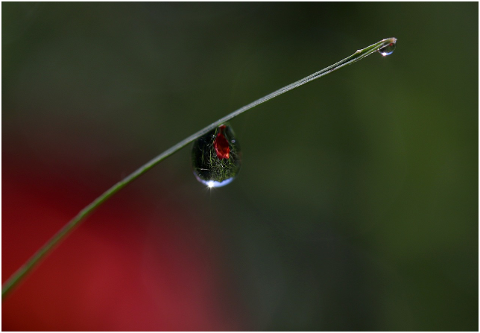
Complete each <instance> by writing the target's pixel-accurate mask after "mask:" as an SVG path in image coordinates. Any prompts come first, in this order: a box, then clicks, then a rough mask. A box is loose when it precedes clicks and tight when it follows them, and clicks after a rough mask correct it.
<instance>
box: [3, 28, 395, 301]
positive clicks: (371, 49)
mask: <svg viewBox="0 0 480 333" xmlns="http://www.w3.org/2000/svg"><path fill="white" fill-rule="evenodd" d="M396 41H397V40H396V38H393V37H392V38H387V39H383V40H381V41H379V42H377V43H375V44H372V45H370V46H367V47H365V48H363V49H361V50H357V51H356V52H355V53H354V54H352V55H351V56H349V57H347V58H345V59H343V60H340V61H339V62H336V63H335V64H333V65H330V66H328V67H325V68H324V69H322V70H320V71H318V72H315V73H313V74H311V75H309V76H307V77H304V78H303V79H300V80H298V81H296V82H293V83H291V84H289V85H287V86H285V87H283V88H280V89H278V90H276V91H274V92H272V93H270V94H268V95H266V96H264V97H262V98H259V99H257V100H256V101H254V102H252V103H250V104H247V105H245V106H243V107H241V108H240V109H238V110H236V111H234V112H232V113H230V114H229V115H227V116H225V117H223V118H221V119H219V120H217V121H215V122H213V123H211V124H210V125H208V126H207V127H205V128H203V129H201V130H200V131H198V132H197V133H195V134H192V135H190V136H189V137H187V138H186V139H183V140H182V141H180V142H179V143H177V144H176V145H174V146H172V147H171V148H169V149H167V150H166V151H164V152H163V153H161V154H160V155H158V156H157V157H155V158H154V159H152V160H151V161H149V162H147V163H146V164H144V165H143V166H141V167H140V168H138V169H137V170H136V171H134V172H133V173H131V174H130V175H129V176H127V177H125V178H124V179H122V180H121V181H119V182H118V183H116V184H115V185H113V186H112V187H111V188H110V189H108V190H107V191H106V192H104V193H103V194H102V195H100V196H99V197H98V198H97V199H95V200H94V201H93V202H92V203H90V204H89V205H88V206H86V207H85V208H84V209H82V210H81V211H80V212H79V213H78V214H77V215H76V216H75V217H74V218H73V219H72V220H70V221H69V222H68V223H67V224H66V225H65V226H64V227H63V228H62V229H60V230H59V231H58V232H57V233H56V234H55V235H54V236H53V237H52V238H51V239H50V240H48V241H47V243H45V245H43V246H42V247H41V248H40V249H39V250H38V251H37V252H36V253H35V254H34V255H33V256H32V257H31V258H30V259H29V260H28V261H27V262H26V263H25V264H24V265H23V266H22V267H20V268H19V269H18V270H17V271H16V272H15V273H14V274H13V275H12V276H11V277H10V278H9V279H8V280H7V281H6V282H5V283H4V284H3V286H2V299H3V298H4V297H5V296H6V295H7V294H8V293H9V292H10V291H11V290H12V289H13V288H14V287H15V286H17V285H18V284H19V283H20V281H22V280H23V279H24V278H25V277H26V276H27V275H28V274H29V273H30V272H31V271H32V269H33V268H34V267H35V266H36V265H38V263H39V262H40V261H41V260H42V259H43V258H44V257H45V256H46V255H47V254H48V253H50V251H52V249H53V248H54V247H55V246H56V245H57V244H58V243H59V242H60V241H61V240H63V239H65V237H66V236H67V235H68V234H69V233H70V232H72V230H73V229H74V228H75V227H77V226H78V225H79V224H80V222H82V221H83V220H85V218H86V217H87V216H88V215H90V214H91V213H92V212H93V211H94V210H95V209H97V208H98V207H100V206H101V205H102V204H103V203H104V202H105V201H107V200H108V199H109V198H110V197H112V196H113V195H114V194H115V193H117V192H118V191H120V190H121V189H122V188H123V187H125V186H126V185H128V184H129V183H131V182H132V181H134V180H135V179H136V178H138V177H140V176H141V175H143V174H144V173H146V172H147V171H148V170H150V169H151V168H153V167H154V166H155V165H157V164H158V163H160V162H161V161H163V160H164V159H166V158H167V157H169V156H170V155H172V154H174V153H176V152H177V151H179V150H180V149H182V148H183V147H185V146H186V145H188V144H189V143H191V142H193V141H194V140H195V139H197V138H199V137H200V136H202V135H204V134H205V133H207V132H209V131H211V130H213V129H214V128H216V127H218V126H220V125H221V124H223V123H225V122H227V121H228V120H230V119H232V118H234V117H236V116H238V115H240V114H242V113H243V112H245V111H247V110H250V109H252V108H253V107H255V106H257V105H259V104H262V103H265V102H266V101H268V100H270V99H272V98H275V97H277V96H279V95H281V94H284V93H286V92H287V91H290V90H292V89H295V88H297V87H300V86H301V85H304V84H305V83H308V82H310V81H313V80H315V79H318V78H320V77H322V76H324V75H327V74H329V73H331V72H333V71H336V70H337V69H339V68H341V67H343V66H346V65H351V64H353V63H355V62H357V61H359V60H361V59H363V58H365V57H367V56H369V55H370V54H372V53H375V52H377V51H378V50H381V49H382V48H385V47H387V46H391V45H395V43H396Z"/></svg>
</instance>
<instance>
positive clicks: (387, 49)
mask: <svg viewBox="0 0 480 333" xmlns="http://www.w3.org/2000/svg"><path fill="white" fill-rule="evenodd" d="M396 46H397V43H396V41H395V42H392V43H390V44H388V45H387V46H385V47H382V48H381V49H380V50H378V52H379V53H380V54H381V55H382V56H384V57H386V56H388V55H390V54H392V53H393V51H395V47H396Z"/></svg>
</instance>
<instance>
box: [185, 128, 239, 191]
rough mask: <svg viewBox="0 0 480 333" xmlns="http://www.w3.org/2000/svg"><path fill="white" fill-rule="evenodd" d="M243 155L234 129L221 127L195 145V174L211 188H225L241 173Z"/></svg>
mask: <svg viewBox="0 0 480 333" xmlns="http://www.w3.org/2000/svg"><path fill="white" fill-rule="evenodd" d="M241 155H242V154H241V151H240V145H239V144H238V140H237V139H236V138H235V134H234V132H233V130H232V128H231V127H230V126H229V125H228V124H223V125H220V126H218V127H217V128H215V129H213V130H211V131H210V132H208V133H207V134H204V135H202V136H201V137H199V138H198V139H197V140H195V142H194V143H193V148H192V166H193V174H194V175H195V177H196V178H197V180H198V181H199V182H201V183H203V184H205V185H207V186H208V187H210V188H212V187H221V186H225V185H227V184H229V183H231V182H232V181H233V179H234V178H235V177H236V176H237V174H238V172H239V171H240V165H241V162H242V159H241V157H242V156H241Z"/></svg>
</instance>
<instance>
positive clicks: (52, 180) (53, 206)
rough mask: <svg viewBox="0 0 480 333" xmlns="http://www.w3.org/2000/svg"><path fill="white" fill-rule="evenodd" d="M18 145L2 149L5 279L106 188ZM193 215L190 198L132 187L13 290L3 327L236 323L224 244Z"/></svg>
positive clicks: (163, 326)
mask: <svg viewBox="0 0 480 333" xmlns="http://www.w3.org/2000/svg"><path fill="white" fill-rule="evenodd" d="M7 140H8V138H7ZM12 147H16V148H17V149H8V147H7V149H4V152H3V170H2V172H3V204H2V209H3V230H2V231H3V234H2V251H3V255H2V257H3V264H2V268H3V274H2V281H3V282H4V281H5V280H6V278H8V277H9V276H10V275H11V274H12V273H13V272H14V271H15V270H16V269H17V268H19V267H20V265H21V264H23V263H24V262H25V261H26V260H27V259H28V258H29V257H30V256H31V255H32V254H33V253H34V252H35V251H36V250H37V249H38V248H39V247H40V246H41V245H43V244H44V243H45V242H46V241H47V240H48V239H49V238H50V237H51V236H52V235H53V234H54V233H55V232H56V231H57V230H59V229H60V228H61V227H62V226H63V225H64V224H65V223H66V222H67V221H68V220H69V219H71V218H72V217H73V216H74V215H75V214H76V213H77V212H78V211H79V209H80V208H82V207H83V206H85V205H86V204H88V203H89V201H91V200H93V198H95V197H96V196H98V195H99V194H100V192H99V191H97V190H95V189H92V186H91V185H90V183H88V184H89V185H90V186H86V185H85V184H87V183H83V184H82V182H81V180H80V179H78V178H75V176H72V175H76V174H78V173H79V172H80V171H79V170H75V169H74V168H73V167H72V168H70V169H67V170H62V171H61V172H60V173H61V174H59V170H53V169H46V168H42V166H36V167H32V165H31V164H30V163H29V159H28V157H26V156H24V155H22V154H19V153H18V151H21V150H22V149H21V148H22V147H21V144H19V143H18V142H17V144H16V145H12ZM23 148H25V147H23ZM80 173H81V172H80ZM87 179H89V182H91V181H92V180H93V182H94V183H95V182H97V183H98V184H99V185H98V188H100V187H101V186H102V185H100V184H104V183H105V181H104V180H102V179H98V177H97V178H96V177H95V175H94V174H92V175H90V176H89V177H87ZM105 189H106V187H105ZM191 220H192V214H191V213H190V212H189V211H188V209H185V206H184V205H183V207H182V203H178V202H175V201H174V200H171V199H169V198H168V197H165V198H162V197H159V196H153V197H148V196H145V195H144V194H142V192H141V191H139V190H138V189H137V188H135V187H133V188H126V189H124V191H123V192H120V194H118V195H117V196H116V197H114V198H113V199H111V201H110V202H108V203H107V204H105V205H104V206H102V207H101V208H100V209H98V210H97V211H96V212H94V213H93V215H91V217H90V218H88V219H87V220H86V222H85V223H84V224H82V225H81V226H80V227H79V228H77V229H76V230H74V231H73V233H72V234H71V235H70V236H69V237H68V238H67V239H66V241H65V242H64V243H61V244H60V246H58V247H57V248H56V249H55V250H54V251H53V253H52V254H51V255H50V256H48V257H47V258H46V260H45V261H44V262H43V263H42V264H41V265H40V266H38V267H37V269H35V270H34V271H33V273H32V274H31V276H29V277H27V278H26V280H25V281H24V283H23V284H21V285H19V287H18V288H17V289H15V290H14V291H13V292H12V293H11V294H10V295H9V296H8V297H7V299H6V300H5V301H4V302H3V312H2V315H3V323H2V324H3V325H2V326H3V327H2V329H3V330H21V331H28V330H48V331H54V330H182V331H183V330H227V329H238V327H239V326H238V325H237V323H236V321H237V319H238V318H237V319H235V318H233V316H232V315H231V313H229V310H228V309H226V308H224V306H223V305H222V302H221V301H220V300H221V298H222V297H229V296H228V295H226V294H225V292H226V289H225V288H224V287H222V286H224V283H222V276H221V272H220V271H219V262H218V260H219V258H218V257H217V256H216V255H215V253H216V252H217V251H218V250H221V245H220V244H216V240H215V239H214V237H211V236H208V235H207V234H206V233H205V232H203V231H202V229H199V228H197V227H195V226H192V225H191V223H190V221H191ZM198 222H199V220H198V219H197V220H196V223H198ZM230 297H231V295H230ZM230 312H231V311H230Z"/></svg>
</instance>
